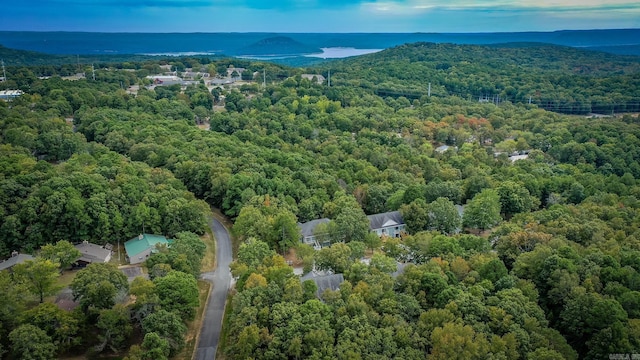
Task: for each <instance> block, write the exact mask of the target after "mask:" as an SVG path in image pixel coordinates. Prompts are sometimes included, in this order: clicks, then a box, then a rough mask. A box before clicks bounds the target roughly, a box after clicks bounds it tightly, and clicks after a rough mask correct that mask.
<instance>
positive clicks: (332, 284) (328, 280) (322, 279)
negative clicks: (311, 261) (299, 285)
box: [300, 271, 344, 298]
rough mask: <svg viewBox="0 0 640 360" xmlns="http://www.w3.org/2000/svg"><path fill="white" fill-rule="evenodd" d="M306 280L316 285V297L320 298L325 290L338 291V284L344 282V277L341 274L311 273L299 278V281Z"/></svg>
mask: <svg viewBox="0 0 640 360" xmlns="http://www.w3.org/2000/svg"><path fill="white" fill-rule="evenodd" d="M307 280H311V281H313V282H315V283H316V287H317V288H318V290H316V297H317V298H320V297H321V295H322V293H324V291H325V290H327V289H331V290H333V291H336V290H338V289H340V284H342V283H343V282H344V276H343V275H342V274H329V275H323V274H318V273H316V272H314V271H312V272H310V273H308V274H306V275H304V276H302V277H300V281H307Z"/></svg>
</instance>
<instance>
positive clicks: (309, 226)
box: [298, 218, 329, 237]
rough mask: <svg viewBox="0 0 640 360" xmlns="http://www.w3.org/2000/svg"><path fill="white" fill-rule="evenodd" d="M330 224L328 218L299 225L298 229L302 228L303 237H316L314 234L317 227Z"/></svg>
mask: <svg viewBox="0 0 640 360" xmlns="http://www.w3.org/2000/svg"><path fill="white" fill-rule="evenodd" d="M328 222H329V219H327V218H323V219H317V220H311V221H308V222H306V223H298V228H300V233H301V234H302V237H308V236H313V235H314V234H313V232H314V231H315V229H316V226H318V225H320V224H325V223H328Z"/></svg>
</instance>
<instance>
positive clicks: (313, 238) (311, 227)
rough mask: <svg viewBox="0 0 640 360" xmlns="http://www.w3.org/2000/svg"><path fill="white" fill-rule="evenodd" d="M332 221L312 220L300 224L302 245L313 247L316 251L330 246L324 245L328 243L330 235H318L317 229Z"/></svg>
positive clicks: (324, 219)
mask: <svg viewBox="0 0 640 360" xmlns="http://www.w3.org/2000/svg"><path fill="white" fill-rule="evenodd" d="M329 221H330V220H329V219H327V218H323V219H317V220H311V221H308V222H306V223H298V228H299V229H300V235H301V237H300V239H301V241H302V243H304V244H307V245H311V246H313V247H314V248H316V249H320V247H322V246H328V245H329V244H324V243H326V242H327V241H328V239H327V235H328V234H317V233H316V227H317V226H318V225H320V224H326V223H328V222H329Z"/></svg>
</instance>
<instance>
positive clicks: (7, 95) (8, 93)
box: [0, 90, 24, 101]
mask: <svg viewBox="0 0 640 360" xmlns="http://www.w3.org/2000/svg"><path fill="white" fill-rule="evenodd" d="M22 94H24V93H23V92H22V90H1V91H0V100H6V101H9V100H13V99H15V98H17V97H18V96H21V95H22Z"/></svg>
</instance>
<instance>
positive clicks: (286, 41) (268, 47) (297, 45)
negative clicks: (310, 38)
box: [229, 36, 322, 56]
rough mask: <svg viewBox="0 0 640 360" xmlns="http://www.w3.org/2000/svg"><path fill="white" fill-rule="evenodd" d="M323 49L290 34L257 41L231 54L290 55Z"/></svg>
mask: <svg viewBox="0 0 640 360" xmlns="http://www.w3.org/2000/svg"><path fill="white" fill-rule="evenodd" d="M321 52H322V49H320V48H317V47H313V46H309V45H305V44H303V43H301V42H299V41H296V40H293V39H292V38H290V37H288V36H275V37H269V38H266V39H262V40H260V41H257V42H255V43H253V44H251V45H248V46H245V47H243V48H240V49H238V50H235V51H231V52H229V55H237V56H252V55H253V56H289V55H307V54H316V53H321Z"/></svg>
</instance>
